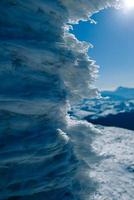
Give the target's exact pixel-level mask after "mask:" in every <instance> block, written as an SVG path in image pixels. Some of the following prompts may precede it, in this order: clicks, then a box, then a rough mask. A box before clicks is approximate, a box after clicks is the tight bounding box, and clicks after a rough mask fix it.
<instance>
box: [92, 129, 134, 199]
mask: <svg viewBox="0 0 134 200" xmlns="http://www.w3.org/2000/svg"><path fill="white" fill-rule="evenodd" d="M99 129H100V130H101V134H100V135H98V136H97V137H96V139H95V140H94V142H93V143H92V147H93V149H94V151H95V152H96V153H97V154H99V155H100V156H101V160H100V161H99V163H98V164H95V166H93V170H92V172H91V173H90V176H91V177H93V178H94V179H95V180H97V182H98V189H97V191H96V194H95V195H94V197H93V199H94V200H107V199H108V200H118V199H119V200H132V199H134V131H129V130H125V129H119V128H114V127H111V128H106V127H99Z"/></svg>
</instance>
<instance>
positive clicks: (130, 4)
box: [123, 0, 134, 10]
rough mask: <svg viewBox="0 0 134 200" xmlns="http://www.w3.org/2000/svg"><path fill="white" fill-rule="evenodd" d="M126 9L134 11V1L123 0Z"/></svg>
mask: <svg viewBox="0 0 134 200" xmlns="http://www.w3.org/2000/svg"><path fill="white" fill-rule="evenodd" d="M123 4H124V8H126V9H128V10H132V9H134V0H123Z"/></svg>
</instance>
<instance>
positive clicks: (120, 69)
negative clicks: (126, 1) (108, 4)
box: [73, 9, 134, 90]
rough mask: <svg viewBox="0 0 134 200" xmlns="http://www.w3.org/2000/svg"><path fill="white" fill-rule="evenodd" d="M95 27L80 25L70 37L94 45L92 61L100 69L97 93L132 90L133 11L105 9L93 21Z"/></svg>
mask: <svg viewBox="0 0 134 200" xmlns="http://www.w3.org/2000/svg"><path fill="white" fill-rule="evenodd" d="M92 18H93V19H95V20H96V21H97V25H95V24H90V23H89V22H80V24H79V25H75V26H74V30H73V33H74V34H75V35H76V37H77V38H78V39H79V40H82V41H83V40H84V41H88V42H90V43H92V44H93V45H94V48H93V49H90V50H89V55H90V57H91V58H93V59H95V60H96V61H97V64H98V65H99V66H100V74H99V80H98V81H97V82H96V85H97V87H98V88H99V89H110V90H111V89H114V88H116V87H118V86H127V87H134V10H133V12H132V11H131V12H130V13H127V12H124V11H123V10H115V9H107V10H103V11H101V12H100V13H97V14H95V15H94V16H93V17H92Z"/></svg>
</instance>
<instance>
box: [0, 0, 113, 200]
mask: <svg viewBox="0 0 134 200" xmlns="http://www.w3.org/2000/svg"><path fill="white" fill-rule="evenodd" d="M115 4H116V0H113V1H111V0H38V1H35V0H1V1H0V27H1V28H0V61H1V62H0V80H1V84H0V199H1V200H5V199H8V200H13V199H14V200H15V199H17V200H18V199H19V200H27V199H28V200H31V199H32V200H34V199H35V200H49V199H50V200H62V199H64V200H66V199H68V200H69V199H70V200H72V199H86V198H87V197H88V199H89V194H90V192H91V191H92V190H93V188H94V186H93V183H92V184H91V181H90V184H89V187H90V188H89V187H85V186H84V185H85V183H86V185H88V184H87V183H88V182H87V181H88V180H87V179H88V178H89V177H88V176H87V174H86V172H84V171H86V170H82V169H88V168H89V164H87V162H86V159H87V156H86V158H84V155H83V153H79V151H80V150H79V145H80V142H78V143H77V142H76V139H73V137H74V136H72V135H73V134H77V133H79V134H78V135H79V137H80V138H81V137H82V136H83V135H84V134H85V137H87V138H88V137H89V142H88V145H89V146H88V147H87V148H86V151H87V152H89V154H88V153H87V155H90V154H92V153H91V149H90V140H91V138H92V135H93V134H94V133H95V130H94V129H93V128H92V126H91V125H90V124H88V125H87V124H84V122H83V123H82V124H81V123H80V122H70V120H69V119H68V117H67V109H68V107H69V106H70V105H72V104H74V102H76V101H78V100H79V99H81V98H83V97H90V96H93V95H96V94H97V90H96V89H94V88H93V87H92V82H93V81H94V79H95V77H96V73H97V71H98V69H97V66H96V65H95V63H94V62H93V61H92V60H90V59H89V57H88V54H87V51H88V48H89V46H90V45H88V44H87V43H85V42H80V41H78V40H77V39H76V38H75V36H74V35H72V34H70V33H69V27H70V24H73V23H78V21H79V20H88V19H89V18H90V17H91V15H92V14H93V13H95V12H98V11H99V10H101V9H103V8H106V7H108V6H114V5H115ZM70 123H71V124H70ZM72 124H73V125H72ZM92 133H93V134H92ZM86 134H87V135H86ZM61 136H62V137H61ZM69 138H71V139H69ZM77 139H78V138H77ZM81 148H82V145H81ZM83 149H85V148H84V147H83ZM83 151H84V150H83ZM91 157H92V156H91ZM94 157H95V155H94ZM89 163H90V162H89Z"/></svg>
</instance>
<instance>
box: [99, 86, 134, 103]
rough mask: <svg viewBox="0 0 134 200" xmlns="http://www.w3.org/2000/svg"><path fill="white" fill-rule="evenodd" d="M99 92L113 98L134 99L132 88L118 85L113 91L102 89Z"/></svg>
mask: <svg viewBox="0 0 134 200" xmlns="http://www.w3.org/2000/svg"><path fill="white" fill-rule="evenodd" d="M101 93H102V96H104V97H106V96H109V97H110V98H112V99H115V100H116V99H117V100H121V99H122V100H123V99H124V100H125V99H134V88H127V87H118V88H117V89H116V90H115V91H102V92H101Z"/></svg>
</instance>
